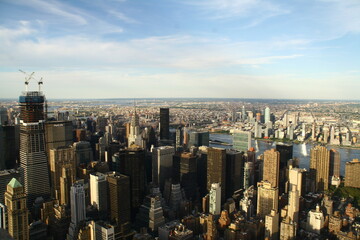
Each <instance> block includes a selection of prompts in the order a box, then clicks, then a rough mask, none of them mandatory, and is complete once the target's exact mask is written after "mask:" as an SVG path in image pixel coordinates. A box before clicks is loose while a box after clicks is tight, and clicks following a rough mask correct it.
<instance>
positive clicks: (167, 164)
mask: <svg viewBox="0 0 360 240" xmlns="http://www.w3.org/2000/svg"><path fill="white" fill-rule="evenodd" d="M174 154H175V148H174V147H172V146H162V147H157V148H154V149H153V151H152V170H153V172H152V177H153V183H154V184H157V185H158V186H159V187H160V189H161V190H163V189H164V184H165V180H166V179H169V178H171V175H172V165H173V155H174Z"/></svg>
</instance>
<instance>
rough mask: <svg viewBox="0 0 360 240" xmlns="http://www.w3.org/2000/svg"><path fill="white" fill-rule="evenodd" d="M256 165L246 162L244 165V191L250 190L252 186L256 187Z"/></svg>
mask: <svg viewBox="0 0 360 240" xmlns="http://www.w3.org/2000/svg"><path fill="white" fill-rule="evenodd" d="M254 174H255V171H254V163H252V162H245V164H244V180H243V182H244V184H243V189H248V188H249V187H250V186H252V185H254Z"/></svg>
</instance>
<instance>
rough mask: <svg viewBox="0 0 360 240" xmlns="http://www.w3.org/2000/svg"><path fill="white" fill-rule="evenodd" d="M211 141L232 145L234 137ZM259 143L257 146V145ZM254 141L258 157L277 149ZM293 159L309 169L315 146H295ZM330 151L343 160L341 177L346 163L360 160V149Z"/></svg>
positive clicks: (272, 144) (212, 137) (218, 136)
mask: <svg viewBox="0 0 360 240" xmlns="http://www.w3.org/2000/svg"><path fill="white" fill-rule="evenodd" d="M210 140H218V141H221V142H225V143H229V144H232V135H229V134H210ZM256 142H257V144H256ZM256 142H255V141H254V140H252V147H254V148H255V149H257V147H256V145H257V146H258V149H257V151H256V156H259V155H260V154H263V153H264V151H265V150H268V149H271V148H275V144H276V143H275V142H265V141H256ZM293 145H294V148H293V157H297V158H298V159H299V161H300V168H306V169H309V163H310V149H311V148H312V147H313V146H314V145H313V144H305V143H304V144H293ZM210 147H219V148H232V146H224V145H218V144H210ZM327 148H328V149H335V150H337V151H338V152H339V153H340V159H341V167H340V171H341V175H342V176H345V163H346V162H349V161H351V160H353V159H354V158H358V159H360V149H351V148H339V147H335V146H328V147H327Z"/></svg>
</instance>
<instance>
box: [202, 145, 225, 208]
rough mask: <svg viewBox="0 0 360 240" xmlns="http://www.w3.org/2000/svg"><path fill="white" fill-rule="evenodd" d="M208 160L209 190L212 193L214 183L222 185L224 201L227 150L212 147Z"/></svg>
mask: <svg viewBox="0 0 360 240" xmlns="http://www.w3.org/2000/svg"><path fill="white" fill-rule="evenodd" d="M207 158H208V159H207V160H208V161H207V189H208V190H209V191H210V189H211V184H212V183H220V186H221V199H222V201H224V200H225V193H226V190H225V186H226V176H225V174H226V150H225V149H223V148H213V147H210V148H208V157H207Z"/></svg>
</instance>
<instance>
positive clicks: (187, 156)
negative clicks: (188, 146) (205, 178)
mask: <svg viewBox="0 0 360 240" xmlns="http://www.w3.org/2000/svg"><path fill="white" fill-rule="evenodd" d="M196 171H197V156H196V155H193V154H191V153H182V154H181V156H180V184H181V187H182V188H183V189H184V191H185V194H186V198H187V199H191V200H195V198H196V193H197V186H198V185H197V176H196Z"/></svg>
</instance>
